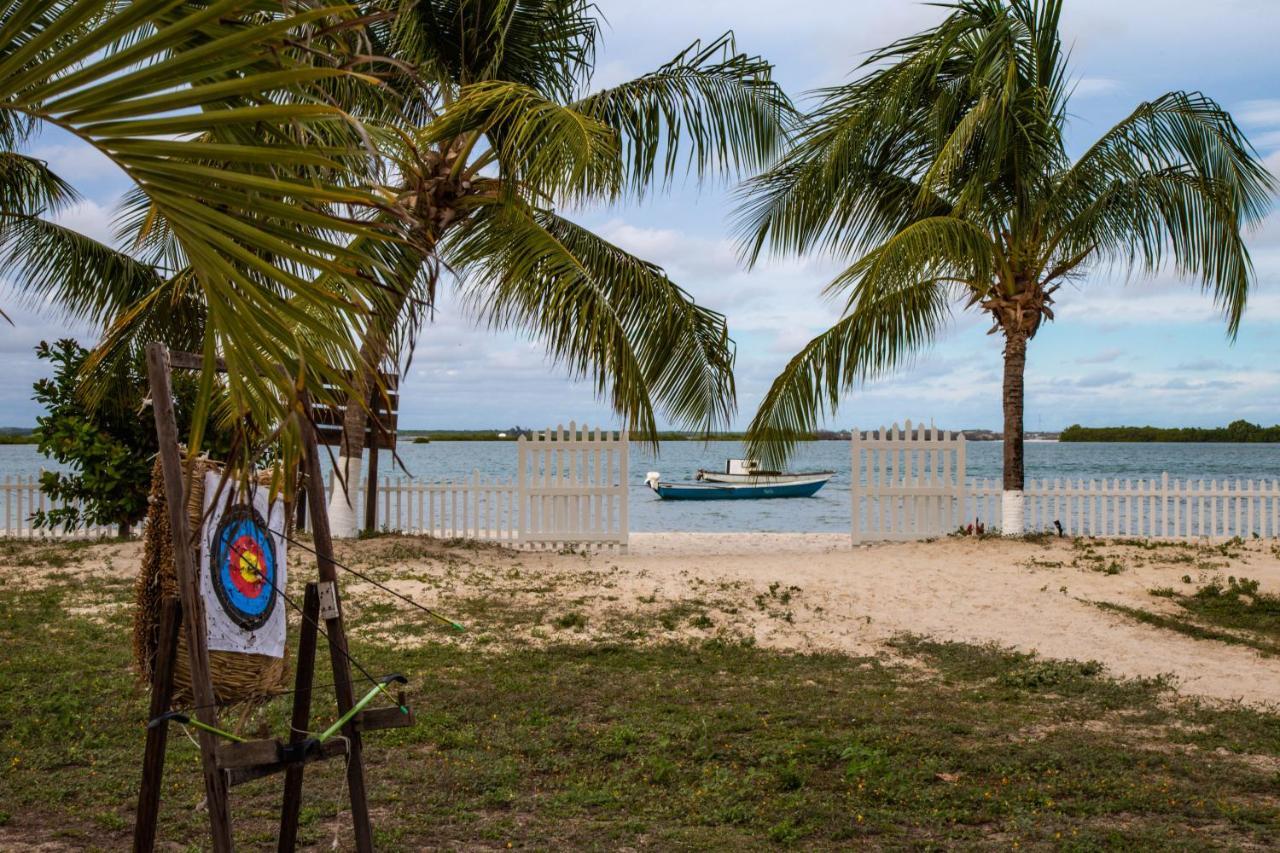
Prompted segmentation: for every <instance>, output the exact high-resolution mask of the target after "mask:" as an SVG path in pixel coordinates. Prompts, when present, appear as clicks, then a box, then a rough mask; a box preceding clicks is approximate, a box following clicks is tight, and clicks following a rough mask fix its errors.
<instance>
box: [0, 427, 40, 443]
mask: <svg viewBox="0 0 1280 853" xmlns="http://www.w3.org/2000/svg"><path fill="white" fill-rule="evenodd" d="M39 443H40V441H39V439H37V438H36V434H35V431H34V430H32V429H29V428H27V427H0V444H39Z"/></svg>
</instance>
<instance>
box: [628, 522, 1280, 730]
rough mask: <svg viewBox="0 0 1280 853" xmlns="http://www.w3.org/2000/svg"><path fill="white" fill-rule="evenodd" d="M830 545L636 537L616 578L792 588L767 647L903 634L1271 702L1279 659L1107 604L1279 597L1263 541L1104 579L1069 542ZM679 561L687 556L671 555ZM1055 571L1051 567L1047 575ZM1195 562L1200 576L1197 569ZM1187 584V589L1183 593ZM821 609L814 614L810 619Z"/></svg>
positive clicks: (1123, 556) (1108, 554) (856, 647)
mask: <svg viewBox="0 0 1280 853" xmlns="http://www.w3.org/2000/svg"><path fill="white" fill-rule="evenodd" d="M847 541H848V540H847V539H844V537H838V536H805V535H798V534H758V535H751V536H741V535H738V536H734V535H730V534H650V535H645V534H637V535H635V536H634V537H633V542H634V543H635V544H634V545H633V547H632V549H631V550H632V552H633V553H632V554H631V555H628V556H626V557H621V558H618V560H617V562H618V564H619V565H620V566H621V567H624V568H628V569H631V570H633V571H635V572H636V573H643V574H644V576H645V578H646V579H649V578H652V579H653V580H659V579H661V581H662V583H663V584H670V585H678V584H680V583H681V582H684V581H685V580H686V578H687V576H686V575H685V574H684V573H685V572H688V571H692V572H693V573H695V574H696V575H697V576H699V577H702V578H732V579H735V580H745V581H748V582H749V583H751V584H753V585H756V586H760V585H765V586H767V585H768V584H770V583H772V582H774V581H777V580H781V581H782V582H783V583H785V584H788V585H795V586H799V587H800V588H801V590H802V591H803V592H802V594H801V595H800V596H797V601H798V602H802V605H801V606H798V607H797V608H795V609H794V613H795V622H794V625H793V626H792V625H789V626H788V628H789V629H790V630H785V631H779V632H777V635H776V636H775V635H774V634H773V633H772V632H769V631H765V632H764V633H763V634H762V635H761V636H758V639H759V640H760V641H761V642H762V644H765V645H778V646H782V647H787V648H804V649H813V650H818V649H838V650H841V651H845V652H851V653H863V654H865V653H872V652H874V651H875V650H876V649H877V648H879V647H882V644H883V642H884V641H885V640H886V639H889V638H891V637H892V636H894V635H895V634H898V633H902V632H910V633H916V634H923V635H927V636H931V637H934V638H939V639H948V640H960V641H964V642H978V643H983V642H995V643H999V644H1001V645H1006V646H1012V647H1014V648H1017V649H1020V650H1023V651H1034V652H1037V653H1039V654H1041V655H1044V656H1046V657H1055V658H1075V659H1079V660H1098V661H1102V662H1103V663H1105V664H1106V665H1107V667H1108V669H1109V670H1110V671H1111V672H1112V673H1113V674H1116V675H1121V676H1137V677H1148V678H1149V677H1155V676H1159V675H1166V674H1168V675H1172V676H1174V678H1175V679H1176V687H1177V689H1178V690H1179V691H1181V692H1183V693H1186V694H1191V695H1199V696H1205V697H1211V698H1214V699H1222V700H1241V701H1244V702H1247V703H1250V704H1277V703H1280V658H1269V657H1265V656H1263V655H1261V654H1260V653H1258V652H1256V651H1254V650H1252V649H1249V648H1247V647H1243V646H1233V645H1227V644H1224V643H1218V642H1213V641H1209V640H1200V639H1195V638H1192V637H1187V636H1183V635H1181V634H1177V633H1174V632H1172V631H1168V630H1164V629H1161V628H1157V627H1153V626H1148V625H1145V624H1142V623H1139V622H1134V621H1133V620H1131V619H1129V618H1127V617H1125V616H1123V615H1120V614H1114V613H1109V612H1106V611H1103V610H1101V609H1099V608H1098V607H1096V606H1094V604H1093V603H1092V602H1096V601H1106V602H1112V603H1116V604H1124V605H1128V606H1131V607H1138V608H1142V609H1145V610H1148V611H1153V612H1172V611H1173V610H1174V607H1173V606H1172V605H1168V604H1167V602H1165V601H1164V600H1163V599H1160V598H1156V597H1153V596H1152V595H1151V594H1150V591H1151V590H1152V589H1155V588H1159V587H1174V588H1180V589H1182V590H1184V591H1188V592H1189V591H1191V590H1193V589H1194V588H1195V587H1196V585H1199V584H1203V583H1206V582H1208V581H1210V580H1213V579H1214V578H1218V579H1222V578H1225V577H1227V576H1229V575H1233V574H1234V575H1236V576H1246V577H1250V578H1254V579H1256V580H1259V581H1260V582H1261V588H1262V589H1263V590H1266V591H1270V592H1277V591H1280V557H1278V556H1277V554H1276V553H1275V552H1274V551H1273V550H1272V549H1271V548H1270V546H1267V545H1264V544H1262V543H1251V544H1248V545H1246V546H1243V547H1241V548H1240V549H1238V552H1239V556H1236V557H1234V558H1232V559H1227V558H1226V557H1224V556H1222V555H1220V554H1219V553H1217V552H1216V551H1209V552H1208V553H1206V554H1205V555H1204V556H1203V557H1200V556H1197V562H1198V563H1200V564H1201V565H1199V566H1197V565H1196V564H1194V563H1191V564H1188V563H1186V562H1182V561H1181V559H1179V561H1177V562H1163V561H1161V558H1173V557H1181V556H1182V555H1183V554H1186V553H1189V552H1193V549H1190V548H1186V549H1181V548H1180V549H1156V550H1152V551H1147V550H1144V549H1141V548H1135V547H1132V546H1109V547H1099V548H1096V549H1095V550H1096V551H1097V552H1098V553H1099V554H1101V555H1103V556H1104V557H1105V558H1106V559H1107V560H1108V562H1112V561H1114V562H1117V563H1119V564H1121V565H1122V566H1123V571H1121V572H1120V573H1119V574H1115V575H1109V574H1105V573H1103V572H1099V571H1094V570H1092V569H1091V568H1088V567H1081V566H1074V567H1073V566H1071V562H1072V560H1073V559H1075V560H1077V561H1079V551H1078V550H1076V549H1074V548H1073V547H1072V545H1071V543H1070V542H1069V541H1062V540H1051V541H1050V542H1048V543H1047V544H1045V545H1038V544H1031V543H1026V542H1008V541H1002V540H992V539H988V540H981V541H978V540H972V539H947V540H941V541H935V542H920V543H895V544H884V545H872V546H864V547H860V548H855V549H850V547H849V546H848V544H847ZM682 554H683V555H684V556H682ZM1052 563H1061V564H1062V565H1059V566H1054V565H1049V564H1052ZM1205 564H1211V565H1209V566H1206V565H1205ZM1184 575H1188V576H1190V577H1191V578H1192V580H1193V584H1191V585H1187V584H1184V583H1183V582H1182V577H1183V576H1184ZM818 607H820V608H821V610H820V611H817V610H816V608H818Z"/></svg>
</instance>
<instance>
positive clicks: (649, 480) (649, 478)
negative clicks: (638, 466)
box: [644, 471, 662, 492]
mask: <svg viewBox="0 0 1280 853" xmlns="http://www.w3.org/2000/svg"><path fill="white" fill-rule="evenodd" d="M660 479H662V475H661V474H659V473H658V472H657V471H650V472H649V473H648V474H645V475H644V484H645V485H646V486H648V487H649V488H651V489H653V490H654V491H655V492H656V491H658V481H659V480H660Z"/></svg>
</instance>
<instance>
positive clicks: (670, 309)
mask: <svg viewBox="0 0 1280 853" xmlns="http://www.w3.org/2000/svg"><path fill="white" fill-rule="evenodd" d="M445 257H446V258H447V260H448V263H449V264H450V266H451V268H452V269H454V270H455V271H456V272H458V273H459V274H460V275H461V276H463V279H464V281H465V283H466V285H465V286H466V290H465V293H466V296H467V304H468V305H469V306H470V308H471V309H472V310H473V311H474V312H475V314H476V315H477V316H478V317H479V318H480V319H481V320H482V321H483V322H486V323H488V324H490V325H491V326H494V327H497V328H518V329H522V330H525V331H527V332H529V333H531V334H533V335H535V336H537V337H538V338H539V339H540V340H542V341H543V343H544V344H545V346H546V348H547V351H548V353H549V354H550V356H551V358H552V359H553V360H554V361H555V362H556V363H559V364H562V365H565V366H566V367H568V369H569V370H570V372H571V374H572V375H574V376H576V377H590V378H591V380H592V382H593V384H594V386H595V389H596V392H597V393H598V394H600V395H602V396H605V397H607V398H608V399H609V402H610V405H611V406H612V407H613V409H614V410H615V411H616V412H618V414H619V415H620V416H622V418H623V419H624V421H625V422H626V423H627V424H628V426H629V427H631V428H633V429H634V430H635V431H636V433H637V434H638V435H639V436H642V437H643V436H648V437H653V436H654V435H655V434H656V418H655V409H659V408H660V409H661V410H662V411H663V412H664V414H665V415H666V417H667V418H669V419H671V420H672V421H674V422H676V423H678V424H681V425H684V426H690V427H694V428H699V429H705V430H710V429H712V428H713V427H714V426H716V425H718V424H723V423H727V421H728V418H729V416H730V414H731V413H732V411H733V375H732V351H731V349H730V345H729V341H728V335H727V330H726V328H725V324H724V318H723V317H721V316H720V315H718V314H716V313H714V312H711V311H708V310H706V309H703V308H701V307H699V306H697V305H696V304H695V303H694V302H693V300H692V299H690V298H689V296H688V295H687V294H686V293H685V292H684V291H682V290H680V289H679V288H678V287H677V286H676V285H675V284H674V283H672V282H671V281H670V280H669V279H668V278H667V277H666V275H665V274H664V273H662V271H661V270H660V269H658V268H657V267H655V266H653V265H652V264H648V263H646V262H644V261H641V260H639V259H637V258H634V257H632V256H631V255H629V254H627V253H626V252H624V251H622V250H621V249H619V248H618V247H616V246H613V245H611V244H609V243H608V242H606V241H604V240H602V239H600V238H599V237H597V236H596V235H593V234H591V233H590V232H588V231H586V230H585V229H582V228H580V227H579V226H577V225H574V224H573V223H570V222H568V221H567V220H564V219H562V218H560V217H558V216H555V215H554V214H552V213H550V212H548V211H539V210H535V209H533V208H529V207H526V206H524V205H520V204H518V203H515V202H495V203H493V204H490V205H486V206H485V207H484V208H482V209H481V210H479V211H477V213H476V215H475V216H474V217H473V218H472V219H471V220H469V221H468V224H467V227H466V228H465V229H464V230H463V231H461V232H460V233H459V236H458V237H457V238H456V239H453V240H451V243H450V245H449V246H448V247H447V249H446V251H445Z"/></svg>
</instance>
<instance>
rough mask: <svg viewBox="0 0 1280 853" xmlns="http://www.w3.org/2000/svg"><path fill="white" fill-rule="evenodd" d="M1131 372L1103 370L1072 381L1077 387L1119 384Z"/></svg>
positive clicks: (1130, 376)
mask: <svg viewBox="0 0 1280 853" xmlns="http://www.w3.org/2000/svg"><path fill="white" fill-rule="evenodd" d="M1132 378H1133V374H1132V373H1129V372H1128V371H1124V370H1103V371H1099V372H1097V373H1090V374H1088V375H1086V376H1082V377H1080V378H1079V379H1077V380H1076V381H1075V382H1074V383H1072V384H1074V385H1075V387H1077V388H1104V387H1106V386H1108V385H1119V384H1121V383H1122V382H1128V381H1129V380H1130V379H1132Z"/></svg>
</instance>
